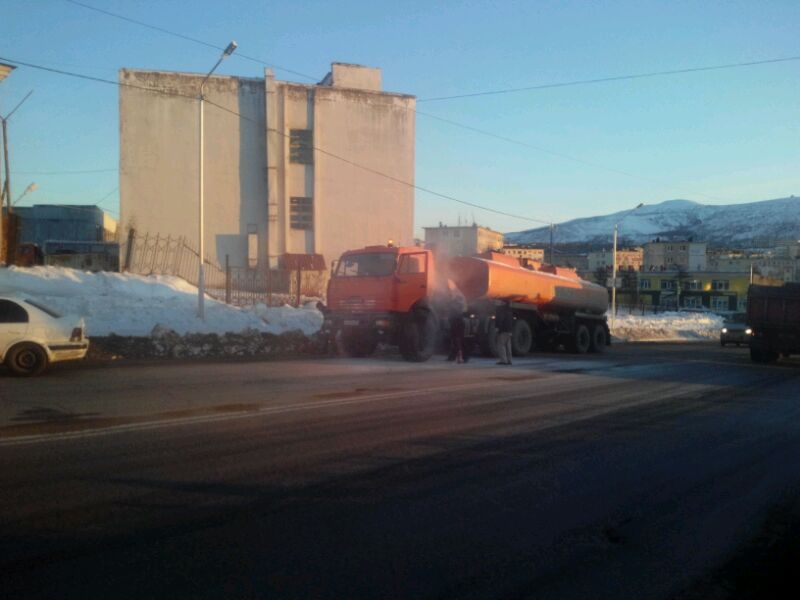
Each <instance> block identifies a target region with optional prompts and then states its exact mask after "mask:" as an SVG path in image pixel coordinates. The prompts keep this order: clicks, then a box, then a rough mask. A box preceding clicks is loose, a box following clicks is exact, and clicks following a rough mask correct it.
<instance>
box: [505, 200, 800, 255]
mask: <svg viewBox="0 0 800 600" xmlns="http://www.w3.org/2000/svg"><path fill="white" fill-rule="evenodd" d="M615 223H619V236H620V238H621V239H624V240H626V241H627V242H628V243H636V244H642V243H644V242H648V241H650V240H652V239H654V238H657V237H658V238H661V239H664V240H670V239H687V238H689V237H691V238H693V239H694V240H696V241H702V242H708V243H709V244H712V245H721V246H727V245H736V244H742V243H747V242H752V241H753V240H758V239H795V240H797V239H800V198H798V197H795V196H788V197H785V198H774V199H771V200H761V201H757V202H746V203H742V204H724V205H714V204H701V203H699V202H695V201H693V200H685V199H680V198H677V199H673V200H665V201H663V202H659V203H658V204H645V205H644V206H642V207H641V208H638V209H633V210H625V211H619V212H616V213H611V214H607V215H598V216H594V217H584V218H580V219H572V220H571V221H566V222H564V223H559V224H556V227H555V242H556V243H558V244H564V243H570V244H574V243H587V244H597V243H604V242H605V243H608V242H610V241H611V239H612V235H613V231H614V224H615ZM505 237H506V242H508V243H514V244H543V243H547V242H549V239H550V228H549V227H538V228H535V229H527V230H525V231H516V232H511V233H507V234H506V236H505Z"/></svg>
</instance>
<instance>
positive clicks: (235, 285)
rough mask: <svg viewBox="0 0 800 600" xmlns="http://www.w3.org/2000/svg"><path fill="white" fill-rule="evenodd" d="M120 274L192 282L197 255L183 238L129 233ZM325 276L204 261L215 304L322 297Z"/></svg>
mask: <svg viewBox="0 0 800 600" xmlns="http://www.w3.org/2000/svg"><path fill="white" fill-rule="evenodd" d="M120 256H121V257H122V267H123V269H124V270H125V271H129V272H131V273H138V274H140V275H175V276H177V277H180V278H181V279H184V280H185V281H187V282H189V283H191V284H192V285H197V284H198V270H199V269H198V267H199V254H198V252H197V250H195V248H194V247H192V246H191V245H190V244H189V243H188V242H187V241H186V238H184V237H171V236H161V235H149V234H144V235H140V234H138V233H137V232H136V231H135V230H131V231H130V232H129V234H128V238H127V241H126V242H124V243H123V244H122V245H121V248H120ZM326 275H327V273H326V272H320V271H299V270H292V271H290V270H286V269H266V268H255V269H251V268H243V267H232V266H230V265H229V264H228V260H227V258H226V261H225V265H224V266H219V265H217V264H215V263H212V262H211V261H209V260H208V259H206V261H205V280H206V282H205V285H206V292H207V293H208V294H209V295H210V296H213V297H215V298H217V299H218V300H222V301H224V302H227V303H228V304H235V305H237V306H247V305H252V304H266V305H267V306H276V305H279V306H280V305H283V304H294V305H299V304H300V303H301V302H302V301H303V299H311V298H320V297H322V295H323V294H324V290H325V284H326V283H327V277H326Z"/></svg>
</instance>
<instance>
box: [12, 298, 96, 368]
mask: <svg viewBox="0 0 800 600" xmlns="http://www.w3.org/2000/svg"><path fill="white" fill-rule="evenodd" d="M88 350H89V340H88V339H86V336H85V327H84V323H83V319H80V318H75V317H62V316H61V315H59V314H58V313H57V312H56V311H54V310H52V309H50V308H48V307H46V306H44V305H43V304H41V303H39V302H37V301H36V300H32V299H30V298H28V297H26V296H19V295H16V294H0V363H3V364H4V365H5V366H6V367H8V368H9V369H10V370H11V371H12V372H13V373H15V374H16V375H21V376H25V377H30V376H33V375H38V374H39V373H41V372H42V371H44V370H45V369H46V368H47V366H48V365H49V364H50V363H54V362H60V361H64V360H80V359H82V358H83V357H85V356H86V352H87V351H88Z"/></svg>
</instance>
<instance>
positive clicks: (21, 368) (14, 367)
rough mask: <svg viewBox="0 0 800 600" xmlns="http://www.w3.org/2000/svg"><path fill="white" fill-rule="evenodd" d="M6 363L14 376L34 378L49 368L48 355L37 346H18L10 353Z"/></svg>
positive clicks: (25, 344) (28, 344) (26, 344)
mask: <svg viewBox="0 0 800 600" xmlns="http://www.w3.org/2000/svg"><path fill="white" fill-rule="evenodd" d="M5 362H6V366H7V367H8V368H9V369H11V372H12V373H14V375H18V376H20V377H34V376H35V375H39V374H40V373H41V372H42V371H44V370H45V369H46V368H47V354H46V353H45V351H44V350H43V349H42V348H41V346H38V345H36V344H30V343H24V344H17V345H16V346H14V347H13V348H11V350H9V351H8V354H7V355H6V361H5Z"/></svg>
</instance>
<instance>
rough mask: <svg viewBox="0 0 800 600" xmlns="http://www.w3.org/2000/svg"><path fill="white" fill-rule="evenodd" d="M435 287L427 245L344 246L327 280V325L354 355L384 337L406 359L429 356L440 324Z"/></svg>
mask: <svg viewBox="0 0 800 600" xmlns="http://www.w3.org/2000/svg"><path fill="white" fill-rule="evenodd" d="M436 288H437V286H436V279H435V266H434V259H433V254H432V253H431V252H430V251H429V250H425V249H423V248H417V247H395V246H392V245H387V246H367V247H366V248H362V249H359V250H351V251H348V252H345V253H344V254H343V255H342V257H341V258H340V259H339V260H338V261H337V262H336V263H335V265H334V267H333V270H332V272H331V278H330V281H329V282H328V307H327V314H326V319H327V320H328V326H329V328H330V330H331V331H332V332H334V333H335V334H336V335H339V336H341V343H342V344H343V345H344V347H345V349H346V350H347V352H348V353H349V354H351V355H352V356H367V355H369V354H371V353H372V352H373V351H374V350H375V347H376V346H377V344H378V342H380V341H385V342H387V343H392V344H397V345H398V346H400V350H401V352H402V354H403V355H404V357H406V358H407V359H409V360H417V361H421V360H427V358H429V357H430V354H432V352H433V347H434V345H435V337H436V333H435V332H436V330H438V323H437V319H436V314H435V310H434V309H433V304H434V302H435V301H434V298H433V296H434V292H435V291H436Z"/></svg>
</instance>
